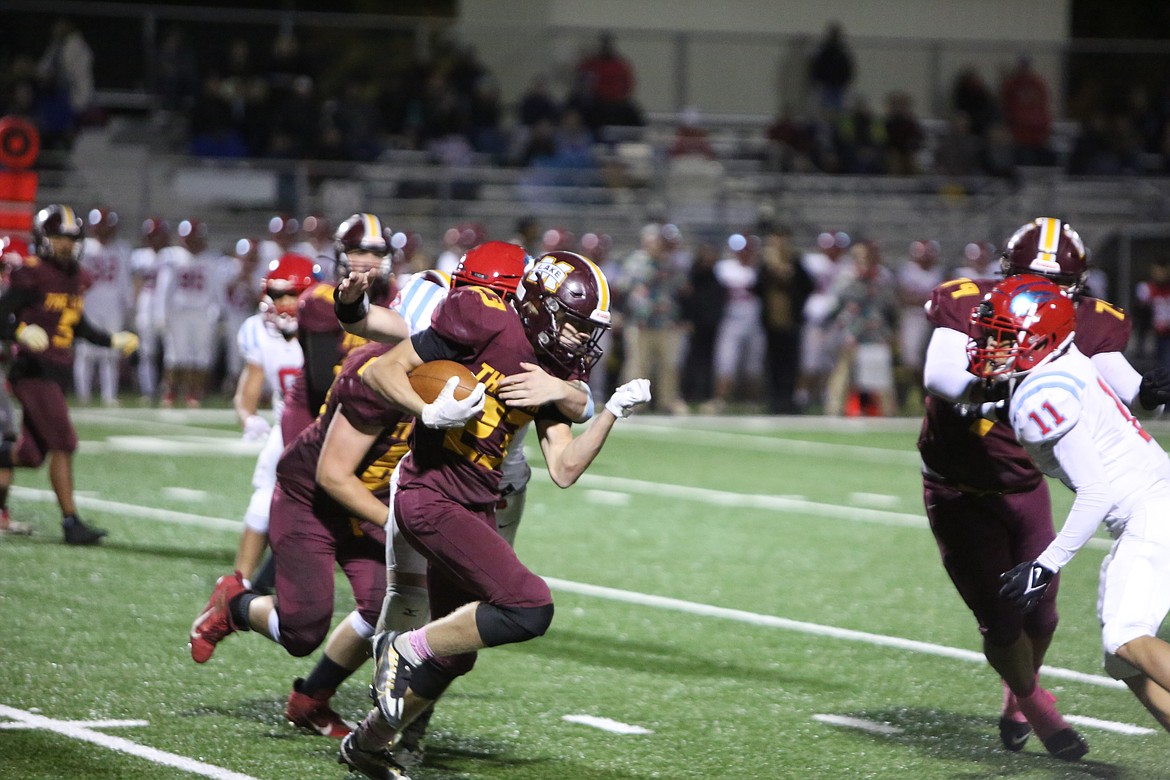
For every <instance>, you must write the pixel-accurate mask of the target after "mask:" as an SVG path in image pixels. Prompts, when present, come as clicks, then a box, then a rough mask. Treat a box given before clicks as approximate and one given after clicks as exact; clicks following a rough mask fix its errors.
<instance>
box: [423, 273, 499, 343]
mask: <svg viewBox="0 0 1170 780" xmlns="http://www.w3.org/2000/svg"><path fill="white" fill-rule="evenodd" d="M515 317H516V314H515V312H513V311H512V309H511V306H509V304H507V303H505V302H504V299H502V298H501V297H500V296H498V295H496V294H495V293H494V292H492V291H491V290H488V289H487V288H486V287H460V288H459V289H457V290H452V291H451V293H450V294H449V295H448V296H447V297H446V298H445V299H443V301H442V302H441V303H440V304H439V305H438V307H436V308H435V313H434V314H433V315H431V329H432V330H434V331H435V333H437V334H438V335H440V336H442V337H443V338H445V339H447V340H448V341H452V342H454V343H456V344H462V345H463V346H467V347H473V348H478V347H481V346H483V345H485V344H487V343H488V342H490V341H491V340H492V339H494V338H495V336H496V334H497V333H499V332H501V331H502V330H504V328H505V327H506V326H507V323H508V321H509V318H515Z"/></svg>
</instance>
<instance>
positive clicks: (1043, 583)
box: [999, 561, 1056, 612]
mask: <svg viewBox="0 0 1170 780" xmlns="http://www.w3.org/2000/svg"><path fill="white" fill-rule="evenodd" d="M1055 576H1056V572H1054V571H1052V570H1051V569H1046V568H1044V567H1043V566H1041V565H1040V564H1038V563H1036V561H1024V562H1023V563H1021V564H1018V565H1016V566H1014V567H1012V570H1011V571H1005V572H1004V573H1003V574H1001V575H999V581H1000V582H1002V583H1003V586H1002V587H1001V588H1000V589H999V595H1000V596H1001V597H1003V598H1005V599H1007V600H1008V601H1010V602H1011V603H1012V604H1014V605H1015V606H1016V608H1018V609H1019V610H1020V611H1021V612H1031V611H1032V610H1033V609H1034V608H1035V607H1036V605H1037V604H1038V603H1040V599H1041V598H1043V596H1044V592H1045V591H1046V590H1048V585H1049V583H1051V582H1052V578H1053V577H1055Z"/></svg>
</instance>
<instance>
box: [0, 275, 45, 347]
mask: <svg viewBox="0 0 1170 780" xmlns="http://www.w3.org/2000/svg"><path fill="white" fill-rule="evenodd" d="M36 299H37V294H36V292H35V291H34V290H30V289H27V288H23V287H9V288H8V290H7V291H5V293H4V294H3V295H0V338H3V339H5V340H11V339H12V338H13V337H14V336H15V335H16V326H17V325H19V324H20V322H19V320H17V318H16V314H17V312H19V311H21V310H22V309H24V308H25V307H26V306H28V305H29V304H31V303H33V302H34V301H36Z"/></svg>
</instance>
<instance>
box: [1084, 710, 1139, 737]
mask: <svg viewBox="0 0 1170 780" xmlns="http://www.w3.org/2000/svg"><path fill="white" fill-rule="evenodd" d="M1064 719H1065V720H1067V721H1068V722H1069V723H1076V724H1077V725H1080V726H1088V727H1089V728H1093V729H1101V730H1102V731H1115V732H1117V733H1118V734H1132V735H1133V736H1145V735H1146V734H1157V733H1158V731H1157V729H1148V728H1146V727H1145V726H1135V725H1133V724H1132V723H1118V722H1117V721H1115V720H1100V719H1099V718H1089V717H1086V716H1084V715H1065V716H1064Z"/></svg>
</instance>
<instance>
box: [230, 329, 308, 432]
mask: <svg viewBox="0 0 1170 780" xmlns="http://www.w3.org/2000/svg"><path fill="white" fill-rule="evenodd" d="M236 343H237V344H238V345H239V349H240V356H241V357H242V358H243V360H244V362H245V363H248V364H250V365H254V366H260V368H261V369H263V371H264V382H265V384H267V385H268V387H269V388H270V389H271V390H272V413H273V416H274V417H275V418H276V425H275V427H276V428H277V429H279V428H280V416H281V414H283V413H284V394H285V393H286V392H288V390H289V389H290V388H292V385H293V382H294V381H296V378H297V377H298V376H300V375H301V370H302V368H303V366H304V364H305V356H304V353H303V352H302V351H301V343H300V342H299V341H297V340H296V339H295V338H292V339H286V338H285V337H284V336H282V335H281V334H280V333H278V332H277V331H276V329H275V328H272V327H269V326H268V324H267V323H266V322H265V321H264V315H263V314H253V315H252V316H251V317H249V318H248V319H246V320H244V324H243V325H241V326H240V330H239V333H237V334H236Z"/></svg>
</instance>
